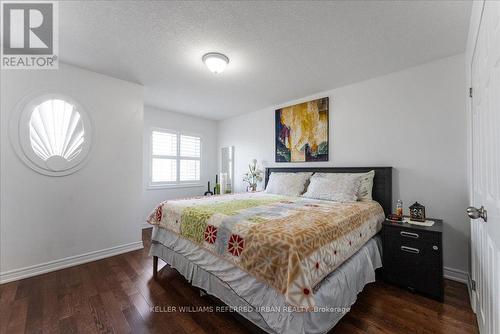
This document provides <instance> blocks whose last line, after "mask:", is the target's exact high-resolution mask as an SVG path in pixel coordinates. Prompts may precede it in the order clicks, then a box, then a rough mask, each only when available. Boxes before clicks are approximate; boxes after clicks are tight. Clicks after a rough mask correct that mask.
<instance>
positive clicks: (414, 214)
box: [410, 202, 425, 222]
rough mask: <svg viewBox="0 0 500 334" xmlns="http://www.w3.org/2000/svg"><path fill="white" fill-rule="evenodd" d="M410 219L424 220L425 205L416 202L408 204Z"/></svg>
mask: <svg viewBox="0 0 500 334" xmlns="http://www.w3.org/2000/svg"><path fill="white" fill-rule="evenodd" d="M410 220H413V221H417V222H425V206H423V205H422V204H420V203H418V202H415V203H414V204H413V205H412V206H410Z"/></svg>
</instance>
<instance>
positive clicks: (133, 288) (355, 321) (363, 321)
mask: <svg viewBox="0 0 500 334" xmlns="http://www.w3.org/2000/svg"><path fill="white" fill-rule="evenodd" d="M150 237H151V230H150V229H149V230H144V231H143V239H144V246H145V247H144V249H143V250H140V251H135V252H130V253H126V254H122V255H118V256H114V257H111V258H107V259H104V260H100V261H95V262H91V263H87V264H83V265H79V266H76V267H72V268H68V269H63V270H59V271H56V272H52V273H48V274H44V275H40V276H36V277H32V278H28V279H24V280H21V281H17V282H12V283H7V284H3V285H1V286H0V333H9V334H11V333H176V334H181V333H189V334H195V333H251V332H252V331H254V330H255V328H254V327H252V326H251V324H249V323H248V322H246V321H238V320H237V317H235V316H234V315H232V314H230V313H200V312H198V313H196V312H194V313H179V312H152V310H151V309H150V307H151V306H158V307H159V308H160V310H161V311H168V307H172V306H175V307H179V306H193V307H208V306H210V305H214V301H213V300H212V299H210V298H207V297H206V296H205V297H200V295H199V291H198V290H197V289H196V288H194V287H192V286H191V285H189V284H188V283H187V282H186V281H185V280H184V278H183V277H182V276H181V275H180V274H178V273H177V272H176V271H175V270H172V269H170V268H164V269H163V270H161V271H159V272H158V281H153V280H152V262H153V259H152V257H150V256H148V250H149V245H150ZM160 263H162V262H161V261H160ZM162 265H163V263H162ZM330 333H342V334H344V333H454V334H459V333H478V329H477V324H476V319H475V315H474V314H473V313H472V310H471V308H470V305H469V297H468V293H467V288H466V287H465V285H463V284H460V283H456V282H452V281H448V280H446V282H445V301H444V303H442V304H441V303H439V302H436V301H434V300H431V299H427V298H425V297H422V296H419V295H415V294H411V293H409V292H406V291H404V290H401V289H399V288H397V287H393V286H390V285H387V284H384V283H382V282H376V283H373V284H369V285H367V286H366V287H365V289H364V291H363V292H362V293H361V294H360V295H359V296H358V300H357V302H356V303H355V304H354V306H353V307H352V309H351V312H349V313H348V314H347V315H346V316H345V317H344V318H343V319H342V320H341V321H340V322H339V323H338V324H337V326H336V327H335V328H334V329H333V330H332V331H331V332H330Z"/></svg>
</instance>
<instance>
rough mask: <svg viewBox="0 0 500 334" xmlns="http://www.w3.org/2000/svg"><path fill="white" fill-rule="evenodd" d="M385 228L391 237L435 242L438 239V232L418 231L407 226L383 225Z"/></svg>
mask: <svg viewBox="0 0 500 334" xmlns="http://www.w3.org/2000/svg"><path fill="white" fill-rule="evenodd" d="M384 228H386V231H385V233H387V234H388V235H390V236H391V238H395V239H401V240H417V241H423V242H429V243H433V242H434V243H437V242H439V241H440V234H438V233H432V232H426V231H418V230H413V229H408V228H401V227H384Z"/></svg>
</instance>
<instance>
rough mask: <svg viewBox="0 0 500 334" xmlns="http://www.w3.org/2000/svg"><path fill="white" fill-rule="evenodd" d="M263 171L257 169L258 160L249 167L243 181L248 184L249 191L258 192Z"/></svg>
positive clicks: (253, 161)
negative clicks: (258, 184)
mask: <svg viewBox="0 0 500 334" xmlns="http://www.w3.org/2000/svg"><path fill="white" fill-rule="evenodd" d="M262 174H263V172H262V170H261V169H260V168H258V167H257V159H253V160H252V163H250V164H249V165H248V172H246V173H245V174H244V175H243V181H244V182H246V183H248V187H247V191H256V190H257V183H258V182H261V181H262Z"/></svg>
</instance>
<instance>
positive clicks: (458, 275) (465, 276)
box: [443, 267, 469, 285]
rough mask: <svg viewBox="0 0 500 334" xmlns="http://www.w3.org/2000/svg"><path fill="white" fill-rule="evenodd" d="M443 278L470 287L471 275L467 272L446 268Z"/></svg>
mask: <svg viewBox="0 0 500 334" xmlns="http://www.w3.org/2000/svg"><path fill="white" fill-rule="evenodd" d="M443 276H444V278H447V279H450V280H452V281H456V282H460V283H463V284H467V285H469V273H468V272H466V271H462V270H458V269H454V268H449V267H444V268H443Z"/></svg>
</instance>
